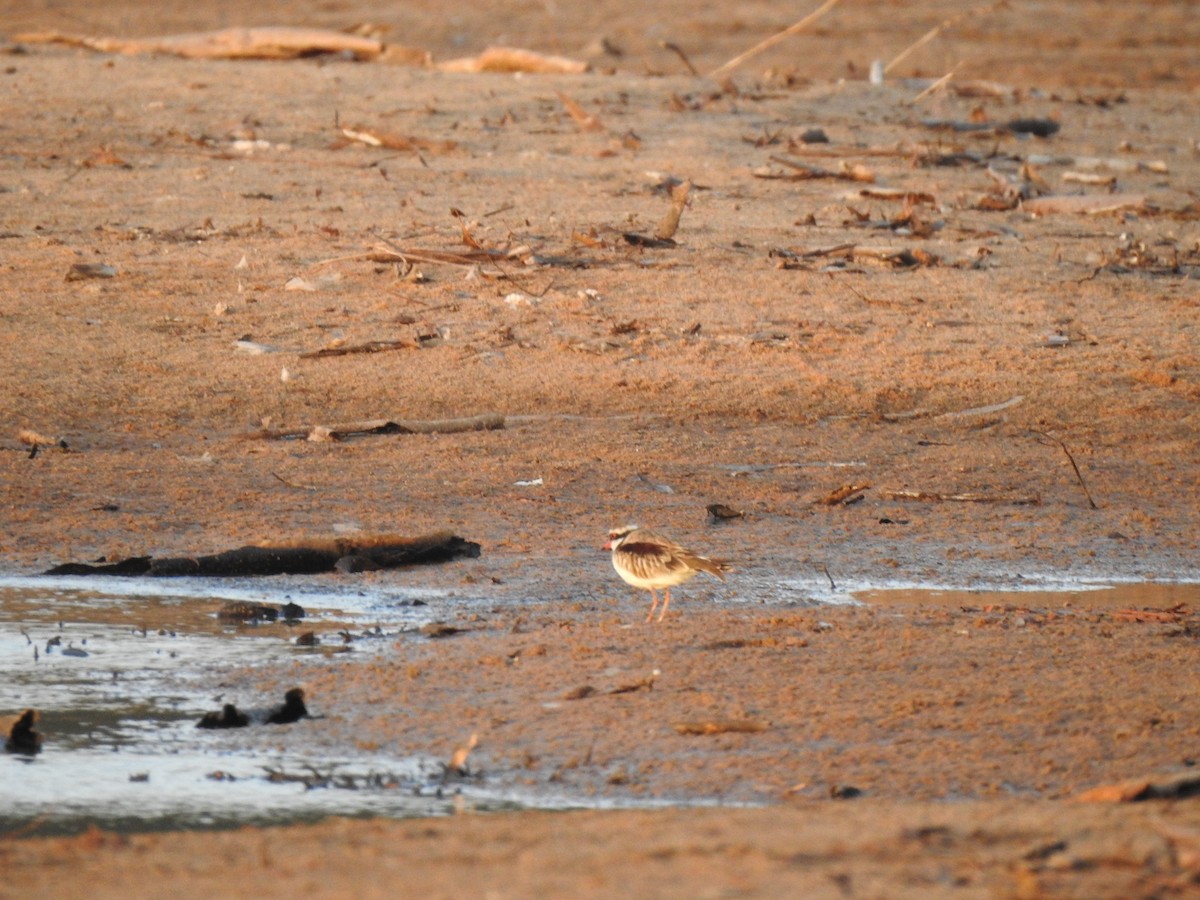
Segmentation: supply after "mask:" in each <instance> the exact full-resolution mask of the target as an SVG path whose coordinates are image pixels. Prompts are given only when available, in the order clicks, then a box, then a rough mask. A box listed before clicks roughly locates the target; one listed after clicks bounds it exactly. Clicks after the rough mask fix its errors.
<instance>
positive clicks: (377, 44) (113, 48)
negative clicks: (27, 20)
mask: <svg viewBox="0 0 1200 900" xmlns="http://www.w3.org/2000/svg"><path fill="white" fill-rule="evenodd" d="M13 40H15V41H18V42H20V43H25V44H68V45H70V46H72V47H87V48H89V49H91V50H98V51H100V52H101V53H122V54H125V55H129V56H132V55H136V54H139V53H165V54H170V55H173V56H183V57H186V58H188V59H296V58H297V57H301V56H312V55H314V54H318V53H350V54H352V55H353V56H354V57H355V58H356V59H375V58H377V57H378V56H379V55H380V54H381V53H383V42H382V41H377V40H375V39H373V38H364V37H358V36H356V35H353V34H345V33H343V32H340V31H327V30H325V29H322V28H292V27H286V26H272V27H263V28H223V29H220V30H218V31H198V32H193V33H189V34H172V35H165V36H163V37H156V38H140V39H126V38H116V37H91V36H88V35H73V34H63V33H62V32H57V31H51V32H36V33H30V34H19V35H14V36H13Z"/></svg>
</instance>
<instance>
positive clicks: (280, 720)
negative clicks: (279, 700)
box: [267, 687, 308, 725]
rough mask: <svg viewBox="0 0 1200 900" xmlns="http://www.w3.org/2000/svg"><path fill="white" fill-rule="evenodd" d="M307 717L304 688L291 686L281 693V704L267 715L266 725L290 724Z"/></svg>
mask: <svg viewBox="0 0 1200 900" xmlns="http://www.w3.org/2000/svg"><path fill="white" fill-rule="evenodd" d="M306 718H308V707H307V706H306V705H305V703H304V690H303V689H302V688H298V687H296V688H292V689H291V690H290V691H288V692H287V693H286V694H284V695H283V706H281V707H279V708H278V709H276V710H275V711H274V712H272V713H271V714H270V715H268V716H267V724H268V725H291V724H292V723H293V722H299V721H300V720H301V719H306Z"/></svg>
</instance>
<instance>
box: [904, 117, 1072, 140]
mask: <svg viewBox="0 0 1200 900" xmlns="http://www.w3.org/2000/svg"><path fill="white" fill-rule="evenodd" d="M921 124H922V125H923V126H925V127H926V128H933V129H935V130H939V131H957V132H975V133H979V134H1032V135H1033V136H1034V137H1040V138H1048V137H1051V136H1053V135H1055V134H1057V133H1058V132H1059V131H1060V130H1061V129H1062V125H1061V124H1060V123H1059V122H1056V121H1055V120H1054V119H1031V118H1018V119H1009V120H1008V121H1007V122H994V121H991V120H984V121H982V122H973V121H964V120H961V119H924V120H922V122H921Z"/></svg>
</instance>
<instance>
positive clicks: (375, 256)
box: [310, 241, 533, 269]
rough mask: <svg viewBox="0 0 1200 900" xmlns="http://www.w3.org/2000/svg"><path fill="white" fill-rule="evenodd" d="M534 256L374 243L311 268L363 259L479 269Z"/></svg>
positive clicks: (522, 251)
mask: <svg viewBox="0 0 1200 900" xmlns="http://www.w3.org/2000/svg"><path fill="white" fill-rule="evenodd" d="M532 256H533V250H532V249H531V248H530V247H529V246H528V245H526V244H517V245H514V246H512V247H503V248H492V249H489V248H484V247H475V248H472V249H470V250H437V249H428V248H422V247H413V248H408V247H393V246H392V245H390V244H389V243H387V242H386V241H381V242H379V243H377V244H376V245H375V246H374V247H372V248H371V249H370V250H367V251H366V252H364V253H352V254H350V255H349V256H334V257H331V258H329V259H323V260H320V261H318V262H315V263H313V264H312V266H311V267H310V268H313V269H320V268H324V267H325V266H329V265H332V264H333V263H339V262H349V261H352V260H359V259H365V260H369V261H370V262H377V263H402V264H406V265H411V264H413V263H418V262H423V263H438V264H443V265H448V266H466V267H471V266H479V265H481V264H483V263H493V264H498V263H500V262H505V261H517V262H522V263H523V262H526V261H527V260H529V259H530V258H531V257H532Z"/></svg>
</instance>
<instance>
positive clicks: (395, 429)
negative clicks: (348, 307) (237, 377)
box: [242, 413, 504, 442]
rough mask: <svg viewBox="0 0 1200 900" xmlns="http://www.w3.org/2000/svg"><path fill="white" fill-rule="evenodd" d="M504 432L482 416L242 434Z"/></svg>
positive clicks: (318, 436)
mask: <svg viewBox="0 0 1200 900" xmlns="http://www.w3.org/2000/svg"><path fill="white" fill-rule="evenodd" d="M502 428H504V416H503V415H501V414H500V413H484V414H482V415H478V416H467V417H464V418H458V419H367V420H365V421H362V422H341V423H338V424H334V425H306V426H305V427H303V428H264V429H262V430H260V431H253V432H250V433H249V434H243V435H242V438H243V439H245V440H266V441H286V440H295V439H297V438H303V439H305V440H308V441H314V442H323V441H340V440H344V439H346V438H348V437H352V436H354V435H377V434H458V433H460V432H465V431H496V430H499V429H502Z"/></svg>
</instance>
